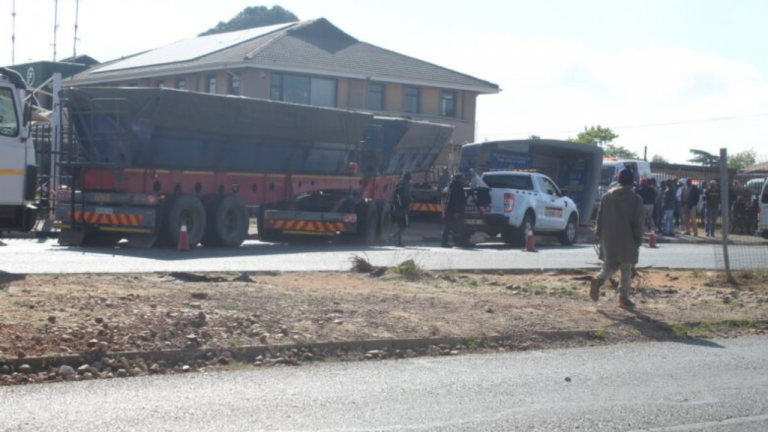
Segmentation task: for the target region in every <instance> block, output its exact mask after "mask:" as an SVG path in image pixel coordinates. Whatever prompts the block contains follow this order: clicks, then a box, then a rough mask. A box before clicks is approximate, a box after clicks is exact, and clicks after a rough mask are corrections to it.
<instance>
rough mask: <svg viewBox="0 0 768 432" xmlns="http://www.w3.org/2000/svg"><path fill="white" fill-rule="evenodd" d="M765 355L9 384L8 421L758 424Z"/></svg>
mask: <svg viewBox="0 0 768 432" xmlns="http://www.w3.org/2000/svg"><path fill="white" fill-rule="evenodd" d="M766 358H768V338H765V337H762V338H758V337H753V338H745V339H737V340H715V341H698V343H692V344H681V343H674V342H667V343H646V344H633V345H618V346H610V347H599V348H582V349H571V350H551V351H540V352H523V353H505V354H491V355H467V356H459V357H442V358H420V359H412V360H399V361H396V360H391V361H383V362H360V363H329V364H317V365H314V366H304V367H300V368H277V369H246V370H241V371H238V372H221V373H210V374H192V375H185V376H168V377H146V378H135V379H121V380H108V381H90V382H80V383H63V384H51V385H32V386H20V387H6V388H0V401H2V403H0V419H2V421H0V430H2V431H41V430H57V431H81V432H87V431H103V430H111V431H117V430H133V431H185V432H186V431H190V430H194V431H256V430H281V431H374V430H375V431H393V430H411V431H432V430H441V431H501V430H504V431H513V430H525V431H548V432H555V431H574V430H584V431H610V432H621V431H632V432H635V431H655V432H672V431H678V432H688V431H696V432H731V431H739V432H752V431H754V432H758V431H765V430H768V366H766ZM566 377H569V378H570V379H571V382H566Z"/></svg>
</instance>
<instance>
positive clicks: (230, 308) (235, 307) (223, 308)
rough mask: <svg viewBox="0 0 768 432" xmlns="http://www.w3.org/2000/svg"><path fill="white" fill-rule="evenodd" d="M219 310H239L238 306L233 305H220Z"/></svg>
mask: <svg viewBox="0 0 768 432" xmlns="http://www.w3.org/2000/svg"><path fill="white" fill-rule="evenodd" d="M219 309H221V310H225V311H233V310H235V309H237V306H235V305H234V304H232V303H219Z"/></svg>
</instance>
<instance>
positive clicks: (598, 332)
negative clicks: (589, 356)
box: [592, 329, 608, 340]
mask: <svg viewBox="0 0 768 432" xmlns="http://www.w3.org/2000/svg"><path fill="white" fill-rule="evenodd" d="M607 336H608V334H607V333H606V332H605V330H604V329H600V330H595V331H593V332H592V337H594V338H595V339H600V340H605V338H606V337H607Z"/></svg>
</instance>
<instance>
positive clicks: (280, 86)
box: [269, 73, 336, 107]
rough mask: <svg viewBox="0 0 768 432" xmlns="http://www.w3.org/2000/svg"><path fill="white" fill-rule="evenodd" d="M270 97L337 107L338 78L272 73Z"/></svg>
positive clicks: (285, 100)
mask: <svg viewBox="0 0 768 432" xmlns="http://www.w3.org/2000/svg"><path fill="white" fill-rule="evenodd" d="M269 93H270V98H271V99H272V100H279V101H284V102H292V103H298V104H305V105H314V106H323V107H335V106H336V80H333V79H325V78H312V77H307V76H301V75H287V74H276V73H273V74H272V82H271V86H270V92H269Z"/></svg>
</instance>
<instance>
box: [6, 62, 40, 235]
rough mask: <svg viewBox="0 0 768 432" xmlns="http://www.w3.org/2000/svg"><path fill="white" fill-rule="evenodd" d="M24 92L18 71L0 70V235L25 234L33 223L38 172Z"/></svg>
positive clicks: (29, 109)
mask: <svg viewBox="0 0 768 432" xmlns="http://www.w3.org/2000/svg"><path fill="white" fill-rule="evenodd" d="M26 92H27V85H26V83H25V81H24V79H23V78H22V77H21V75H19V74H18V72H16V71H13V70H10V69H6V68H0V233H2V231H10V230H14V231H22V232H28V231H30V230H31V229H32V228H33V227H34V226H35V222H36V220H37V206H36V205H35V199H36V194H37V171H38V170H37V165H36V164H35V148H34V145H33V142H32V140H31V139H29V131H30V118H31V106H30V104H29V103H25V101H24V99H25V94H26Z"/></svg>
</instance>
